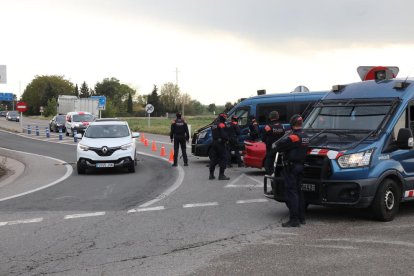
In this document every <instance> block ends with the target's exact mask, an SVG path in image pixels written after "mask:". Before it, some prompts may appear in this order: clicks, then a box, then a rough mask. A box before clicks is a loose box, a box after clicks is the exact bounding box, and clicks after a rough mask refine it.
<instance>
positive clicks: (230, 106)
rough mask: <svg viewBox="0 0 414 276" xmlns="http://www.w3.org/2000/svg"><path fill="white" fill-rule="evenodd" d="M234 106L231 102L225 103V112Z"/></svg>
mask: <svg viewBox="0 0 414 276" xmlns="http://www.w3.org/2000/svg"><path fill="white" fill-rule="evenodd" d="M232 108H233V104H232V103H231V102H227V103H226V104H225V105H224V112H225V113H227V112H229V111H230V109H232Z"/></svg>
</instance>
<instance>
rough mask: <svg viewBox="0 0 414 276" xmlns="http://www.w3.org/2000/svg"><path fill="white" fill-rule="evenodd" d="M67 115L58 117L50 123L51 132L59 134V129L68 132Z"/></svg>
mask: <svg viewBox="0 0 414 276" xmlns="http://www.w3.org/2000/svg"><path fill="white" fill-rule="evenodd" d="M65 122H66V115H56V116H54V117H53V118H52V120H50V122H49V129H50V131H54V132H59V129H62V132H65V131H66V127H65Z"/></svg>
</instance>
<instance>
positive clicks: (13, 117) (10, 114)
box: [6, 111, 20, 122]
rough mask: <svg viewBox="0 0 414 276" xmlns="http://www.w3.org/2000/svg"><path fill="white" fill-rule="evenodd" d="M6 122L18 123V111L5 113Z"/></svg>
mask: <svg viewBox="0 0 414 276" xmlns="http://www.w3.org/2000/svg"><path fill="white" fill-rule="evenodd" d="M6 120H7V121H15V122H20V114H19V112H18V111H9V112H7V115H6Z"/></svg>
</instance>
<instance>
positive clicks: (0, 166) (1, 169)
mask: <svg viewBox="0 0 414 276" xmlns="http://www.w3.org/2000/svg"><path fill="white" fill-rule="evenodd" d="M6 161H7V158H6V157H4V158H3V160H1V161H0V177H2V176H4V175H5V174H6V172H7V168H6Z"/></svg>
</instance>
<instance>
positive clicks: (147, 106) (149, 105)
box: [145, 104, 154, 114]
mask: <svg viewBox="0 0 414 276" xmlns="http://www.w3.org/2000/svg"><path fill="white" fill-rule="evenodd" d="M145 111H146V112H147V113H148V114H151V113H152V112H154V106H153V105H152V104H147V105H146V106H145Z"/></svg>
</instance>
